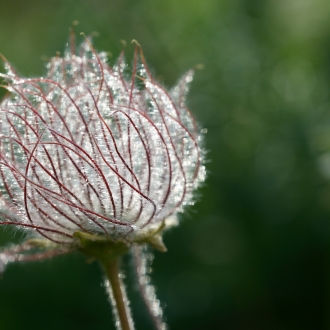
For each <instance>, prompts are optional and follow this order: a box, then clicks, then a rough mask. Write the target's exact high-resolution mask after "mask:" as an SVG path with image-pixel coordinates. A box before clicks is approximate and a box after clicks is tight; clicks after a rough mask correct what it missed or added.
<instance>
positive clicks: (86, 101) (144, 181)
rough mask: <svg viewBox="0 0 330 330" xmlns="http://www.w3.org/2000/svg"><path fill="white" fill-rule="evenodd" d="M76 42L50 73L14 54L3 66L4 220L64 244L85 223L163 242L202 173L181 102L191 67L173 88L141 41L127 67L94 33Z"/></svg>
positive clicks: (105, 233) (87, 227)
mask: <svg viewBox="0 0 330 330" xmlns="http://www.w3.org/2000/svg"><path fill="white" fill-rule="evenodd" d="M71 48H72V49H70V48H68V49H67V50H66V52H65V54H64V57H63V58H61V57H59V56H56V57H54V58H52V59H51V61H50V62H49V63H48V65H47V70H48V72H47V75H46V76H45V77H40V78H31V79H27V78H21V77H19V76H18V75H17V74H16V73H15V71H14V70H13V69H12V68H11V66H10V65H9V64H8V63H6V68H7V74H2V75H1V76H2V77H4V78H5V80H6V81H7V83H8V86H7V87H6V88H7V89H8V91H9V92H10V96H8V97H6V98H5V99H4V100H3V101H2V103H1V104H0V132H1V135H0V221H1V222H0V223H1V224H8V225H17V226H18V227H20V228H26V229H27V230H28V231H32V232H33V233H35V235H34V236H37V237H44V238H46V239H47V240H48V241H50V242H52V244H54V243H56V244H60V245H61V246H65V245H68V246H72V243H73V242H74V240H75V237H77V233H83V234H88V235H93V236H100V237H106V238H109V239H111V240H113V241H116V240H117V241H118V240H125V241H126V242H128V243H129V244H132V243H134V242H142V241H148V242H149V243H151V244H153V245H155V246H156V247H157V244H158V248H162V246H161V243H160V241H159V239H158V238H159V237H160V232H161V231H162V230H163V229H166V228H168V227H169V226H171V225H173V224H174V223H175V222H176V217H177V214H178V212H181V211H182V209H183V208H184V207H185V206H186V205H189V204H191V203H192V197H193V192H194V190H195V189H196V188H197V187H198V186H199V184H200V183H201V182H202V181H203V180H204V177H205V170H204V166H203V157H204V152H203V149H202V148H201V139H202V137H201V134H200V133H199V130H198V125H197V124H196V122H195V119H194V118H193V116H192V114H191V113H190V112H189V110H188V109H187V108H186V105H185V96H186V93H187V91H188V87H187V86H188V84H189V83H190V82H191V81H192V76H193V72H192V71H189V72H188V73H186V74H185V75H184V76H183V77H182V78H181V80H180V81H179V82H178V84H177V85H176V86H175V87H174V88H173V89H172V90H171V91H167V90H166V89H164V87H162V86H160V85H159V84H158V83H157V82H156V81H155V79H154V78H153V77H152V76H151V74H150V72H149V70H148V68H147V66H146V63H145V60H144V57H143V54H142V50H141V49H140V48H139V46H136V50H135V55H134V64H133V67H132V69H131V74H130V75H128V74H127V72H128V71H129V68H128V66H127V64H126V63H125V62H124V58H123V55H121V56H120V57H119V59H118V61H117V63H116V65H114V66H113V67H110V66H109V64H108V63H107V56H106V53H96V52H95V50H94V48H93V47H92V45H91V43H90V41H89V40H88V39H86V41H85V42H84V43H83V44H82V45H81V47H80V48H79V50H78V52H76V51H75V50H74V49H73V47H71ZM75 233H76V234H75ZM78 236H79V235H78ZM0 264H1V262H0ZM0 266H1V265H0Z"/></svg>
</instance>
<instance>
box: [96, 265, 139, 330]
mask: <svg viewBox="0 0 330 330" xmlns="http://www.w3.org/2000/svg"><path fill="white" fill-rule="evenodd" d="M101 264H102V266H103V269H104V271H105V273H106V275H107V278H108V279H109V282H110V285H111V289H112V294H110V296H111V300H112V305H113V308H114V309H115V310H114V314H117V318H118V319H117V320H116V321H117V322H119V324H120V327H119V329H121V330H133V321H132V318H131V315H130V310H129V306H128V302H127V299H126V295H125V292H124V286H123V284H122V281H121V279H120V277H119V266H118V259H114V260H111V261H109V262H104V261H103V262H101ZM109 289H110V288H109ZM111 289H110V290H111Z"/></svg>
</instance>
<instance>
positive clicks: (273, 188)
mask: <svg viewBox="0 0 330 330" xmlns="http://www.w3.org/2000/svg"><path fill="white" fill-rule="evenodd" d="M329 17H330V6H329V4H328V2H327V1H324V0H323V1H322V0H305V1H296V0H276V1H275V0H274V1H270V0H265V1H261V0H232V1H219V0H189V1H188V0H163V1H160V0H140V1H138V0H121V1H106V0H75V1H74V0H56V1H55V0H47V1H45V0H30V1H23V0H11V1H4V0H0V52H1V53H2V54H4V55H5V56H6V58H7V59H8V60H9V61H10V62H11V63H12V64H13V65H14V67H15V68H16V69H17V70H18V71H19V72H20V73H21V74H22V75H25V76H34V75H40V74H43V72H45V70H44V67H43V64H42V61H41V56H44V57H48V58H49V57H51V56H53V55H54V54H55V52H56V51H63V49H64V45H65V42H66V41H67V39H68V27H69V26H70V24H71V22H72V21H73V20H79V21H80V25H79V26H78V27H77V28H76V30H77V32H80V31H83V32H85V33H86V34H89V33H91V32H92V31H97V32H99V33H100V36H99V37H98V38H95V41H94V44H95V47H96V49H97V50H105V51H111V52H112V54H113V55H114V58H115V57H116V56H117V55H118V54H119V52H120V51H121V49H122V45H121V43H120V40H121V39H125V40H126V41H127V43H128V46H127V56H128V58H131V56H132V53H133V46H130V45H129V43H130V41H131V40H132V39H133V38H134V39H137V40H138V41H139V43H140V44H141V45H142V46H143V49H144V53H145V55H146V58H147V61H148V63H149V65H150V66H151V67H152V68H153V71H154V72H155V74H156V75H157V77H158V78H159V79H160V81H162V82H163V83H164V84H165V85H166V86H172V85H173V84H174V83H175V81H176V80H177V79H178V78H179V76H180V75H181V74H183V73H184V72H185V71H187V70H189V69H190V68H191V67H193V66H194V65H196V64H199V63H202V64H204V66H205V68H204V70H201V71H197V74H196V77H195V80H194V82H193V84H192V89H191V92H190V94H189V98H188V104H189V107H190V108H191V110H192V112H193V113H194V114H195V115H196V117H197V118H198V120H199V122H200V123H201V125H202V127H205V128H207V129H208V133H207V134H206V142H205V145H206V149H207V150H208V154H207V159H208V161H209V162H208V163H207V169H208V179H207V181H206V182H205V185H204V186H203V187H202V189H200V191H199V196H200V198H199V202H198V203H197V204H196V206H194V207H192V208H191V209H190V210H188V211H187V213H185V214H184V215H183V216H182V222H181V225H180V226H179V227H178V228H174V229H173V230H171V231H170V232H168V233H167V234H166V235H165V237H164V241H165V244H166V246H167V247H168V250H169V251H168V252H167V253H165V254H161V253H159V252H156V253H155V254H156V258H155V261H154V272H153V283H154V284H155V285H156V286H157V288H158V290H157V293H158V297H159V299H160V300H161V301H162V302H163V304H164V305H165V306H166V308H165V315H166V317H167V320H168V323H169V324H170V328H171V329H172V330H183V329H189V330H200V329H224V330H249V329H251V330H255V329H260V330H264V329H267V330H268V329H270V330H273V329H274V330H275V329H276V330H289V329H299V330H301V329H306V330H307V329H308V330H311V329H329V328H330V244H329V243H330V241H329V239H330V98H329V96H330V94H329V91H330V20H329ZM1 93H2V95H3V94H4V92H3V91H1ZM14 234H15V232H14V231H13V230H9V229H6V230H2V231H1V232H0V245H6V244H8V243H9V242H11V241H13V240H15V241H17V240H18V239H19V234H16V235H15V239H13V237H14ZM127 259H129V258H127ZM127 262H128V263H129V262H130V261H129V260H127ZM128 282H129V283H128V284H129V285H128V286H129V295H130V296H131V297H132V299H133V300H132V308H133V313H134V317H135V320H136V324H137V329H138V330H139V329H140V330H145V329H151V325H150V321H149V319H148V316H147V314H146V311H145V309H144V307H143V305H142V302H141V300H140V298H139V296H138V293H137V291H136V288H135V286H134V284H133V283H132V278H131V276H130V275H129V273H128ZM112 327H113V325H112V314H111V311H110V306H109V304H108V302H107V298H106V295H105V292H104V288H103V287H102V274H101V271H100V269H99V267H98V265H97V264H87V263H86V260H85V258H83V257H82V256H79V255H78V254H77V255H70V256H62V257H58V258H56V259H54V260H50V261H45V262H38V263H34V264H25V265H21V264H15V265H12V266H10V267H9V268H8V270H7V271H6V272H5V274H4V277H3V279H2V280H1V281H0V329H2V330H15V329H20V330H21V329H33V330H43V329H47V330H58V329H65V330H67V329H68V330H69V329H70V330H71V329H72V330H73V329H79V330H82V329H86V330H87V329H112Z"/></svg>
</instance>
